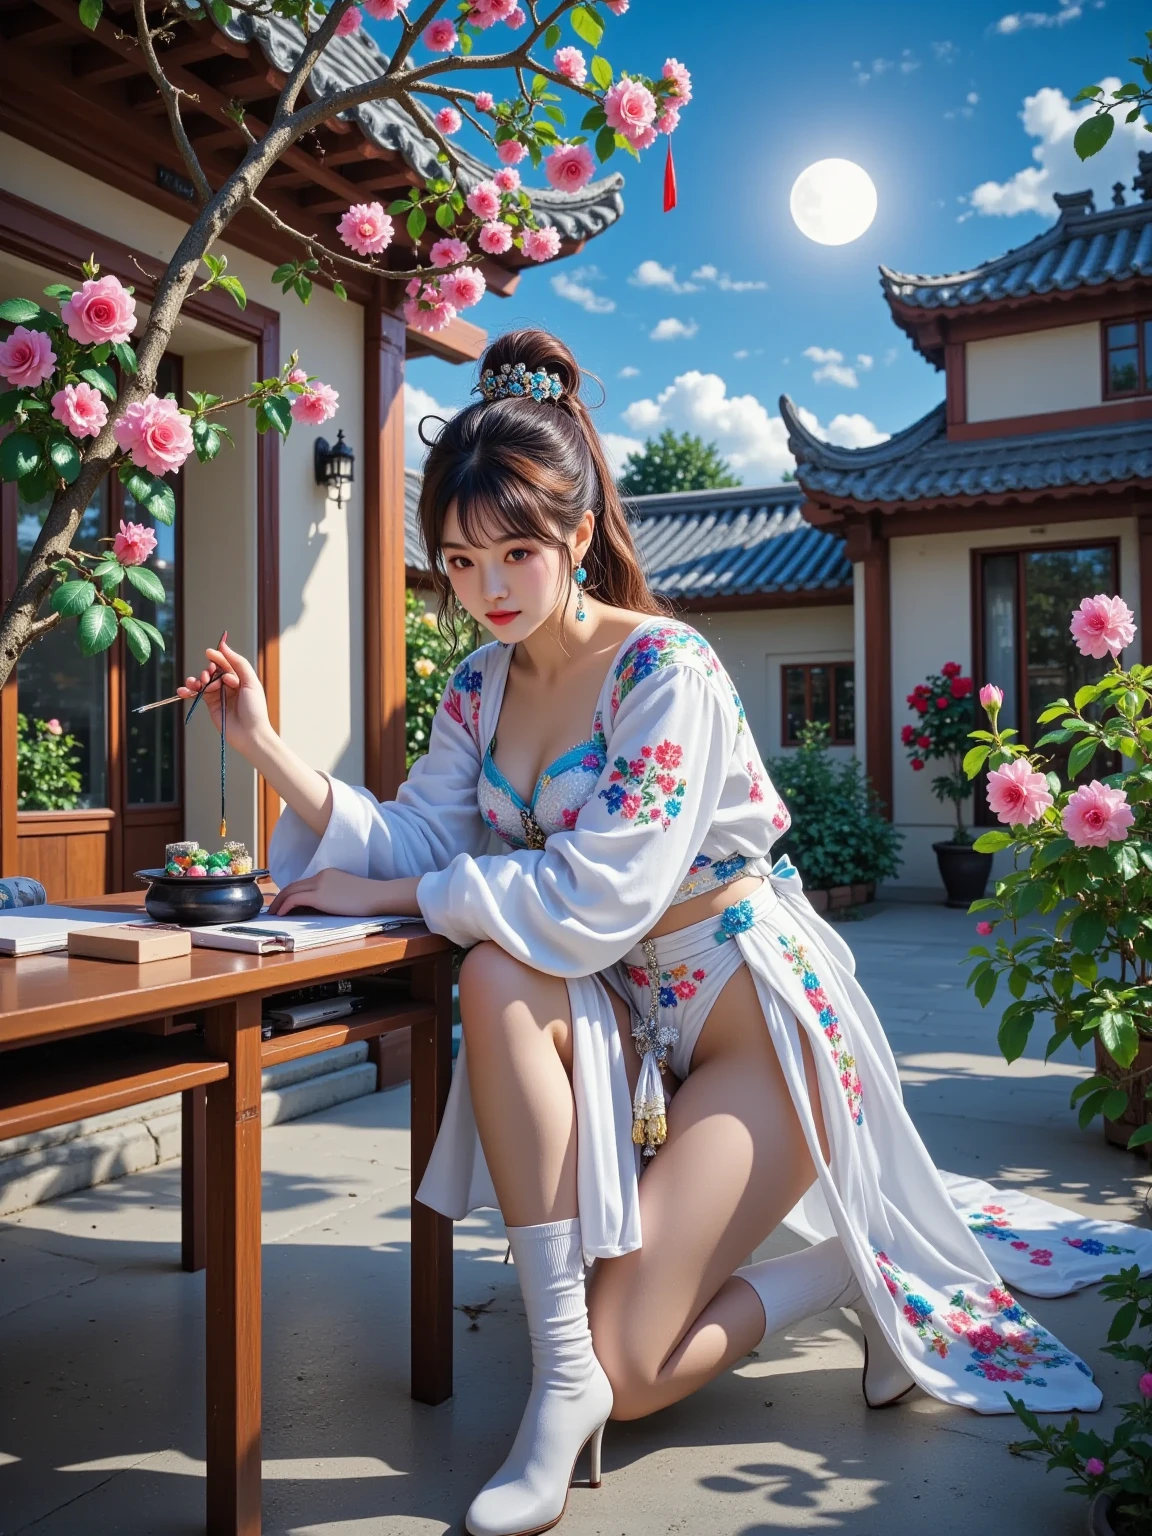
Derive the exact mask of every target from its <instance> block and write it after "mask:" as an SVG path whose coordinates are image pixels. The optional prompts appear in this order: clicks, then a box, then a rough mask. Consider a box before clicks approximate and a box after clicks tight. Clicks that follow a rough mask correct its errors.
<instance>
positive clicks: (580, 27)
mask: <svg viewBox="0 0 1152 1536" xmlns="http://www.w3.org/2000/svg"><path fill="white" fill-rule="evenodd" d="M571 21H572V30H573V32H575V34H576V36H577V37H578V38H580V39H581V41H582V42H585V43H587V44H588V46H589V48H598V47H599V46H600V39H601V38H602V37H603V36H604V28H603V26H602V25H601V23H600V21H599V19H598V18H597V17H596V16H594V15H593V14H592V12H591V11H589V10H586V9H585V7H584V6H582V5H578V6H577V7H576V9H575V10H574V11H573V12H572V16H571Z"/></svg>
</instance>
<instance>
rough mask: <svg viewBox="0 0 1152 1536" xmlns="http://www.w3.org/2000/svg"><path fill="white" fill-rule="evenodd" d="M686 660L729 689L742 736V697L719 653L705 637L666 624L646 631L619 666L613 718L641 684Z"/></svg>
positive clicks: (614, 685) (614, 687) (678, 625)
mask: <svg viewBox="0 0 1152 1536" xmlns="http://www.w3.org/2000/svg"><path fill="white" fill-rule="evenodd" d="M682 659H689V660H691V661H693V662H694V663H695V664H696V665H697V666H698V667H699V668H700V670H701V671H702V672H703V673H704V675H705V677H715V678H719V679H720V680H721V681H722V682H723V683H725V684H726V685H727V687H728V691H729V692H730V693H731V695H732V703H733V705H734V707H735V710H736V733H737V735H739V734H740V732H742V731H743V730H744V729H745V725H746V719H745V714H744V706H743V704H742V703H741V702H740V695H739V694H738V693H737V692H736V689H735V688H734V687H733V686H732V680H731V678H729V676H728V674H727V673H726V672H725V670H724V667H723V665H722V664H721V661H720V658H719V657H718V656H717V654H716V652H715V651H714V650H713V649H712V647H711V646H710V645H709V644H708V642H707V640H705V639H704V637H703V635H700V634H697V632H696V631H695V630H694V629H692V628H690V626H689V625H687V624H662V625H660V626H658V627H653V628H652V629H649V630H646V631H645V633H644V634H642V635H641V636H640V637H639V639H637V640H635V641H633V643H632V644H631V645H630V646H629V647H628V649H627V650H626V651H625V652H624V654H623V656H621V658H620V660H619V661H618V662H617V664H616V676H615V679H614V681H613V684H612V696H611V699H610V701H609V708H610V711H611V715H612V718H613V719H615V718H616V711H617V710H618V709H619V708H620V705H621V704H622V703H623V702H624V700H625V699H626V698H627V697H628V695H629V694H630V693H631V692H632V690H633V688H635V686H636V684H637V683H642V682H643V681H644V679H645V678H646V677H651V676H652V674H653V673H654V672H659V671H660V670H661V669H662V668H663V667H668V666H671V665H672V664H673V663H674V662H676V661H680V660H682Z"/></svg>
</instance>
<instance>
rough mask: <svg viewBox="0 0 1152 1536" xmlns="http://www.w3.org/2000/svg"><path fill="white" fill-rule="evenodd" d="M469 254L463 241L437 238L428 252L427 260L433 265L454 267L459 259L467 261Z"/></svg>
mask: <svg viewBox="0 0 1152 1536" xmlns="http://www.w3.org/2000/svg"><path fill="white" fill-rule="evenodd" d="M471 254H472V253H471V251H470V250H469V249H468V246H467V243H466V242H465V241H463V240H456V239H453V238H451V237H448V238H446V239H444V240H437V242H436V244H435V245H434V246H433V247H432V249H431V250H430V251H429V252H428V260H429V261H430V262H431V263H432V265H433V266H434V267H454V266H456V265H457V264H458V263H459V262H461V261H467V260H468V258H469V256H470V255H471Z"/></svg>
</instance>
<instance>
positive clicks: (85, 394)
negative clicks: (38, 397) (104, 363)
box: [52, 380, 108, 437]
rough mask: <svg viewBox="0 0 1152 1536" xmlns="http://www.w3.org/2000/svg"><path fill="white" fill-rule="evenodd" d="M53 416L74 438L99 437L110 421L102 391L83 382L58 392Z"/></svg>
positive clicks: (66, 386)
mask: <svg viewBox="0 0 1152 1536" xmlns="http://www.w3.org/2000/svg"><path fill="white" fill-rule="evenodd" d="M52 415H53V417H54V418H55V419H56V420H57V421H58V422H59V423H60V425H61V426H62V427H65V428H67V430H68V431H69V432H71V434H72V436H73V437H99V436H100V433H101V432H102V431H103V430H104V426H105V424H106V422H107V420H108V407H107V406H106V405H105V403H104V396H103V395H102V394H101V393H100V391H99V390H98V389H93V388H92V386H91V384H85V383H84V381H83V380H81V381H80V383H79V384H65V386H64V388H63V389H58V390H57V391H56V393H55V394H54V395H53V396H52Z"/></svg>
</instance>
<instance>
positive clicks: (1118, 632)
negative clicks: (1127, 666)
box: [1068, 593, 1136, 661]
mask: <svg viewBox="0 0 1152 1536" xmlns="http://www.w3.org/2000/svg"><path fill="white" fill-rule="evenodd" d="M1068 627H1069V629H1070V630H1071V632H1072V638H1073V639H1074V640H1075V642H1076V644H1077V646H1078V647H1079V649H1080V654H1081V655H1082V656H1094V657H1095V658H1096V659H1097V661H1099V660H1101V659H1102V658H1103V657H1105V656H1119V654H1120V652H1121V651H1122V650H1123V649H1124V647H1125V646H1126V645H1131V644H1132V641H1133V640H1134V638H1135V636H1136V625H1135V623H1134V622H1133V618H1132V610H1131V609H1130V608H1129V607H1128V604H1127V603H1126V602H1124V600H1123V598H1119V597H1105V596H1104V595H1103V593H1101V594H1100V595H1099V596H1097V597H1086V598H1085V599H1084V601H1083V602H1082V603H1081V604H1080V606H1079V608H1078V609H1077V610H1076V612H1075V613H1074V614H1073V615H1072V623H1071V624H1070V625H1069V626H1068Z"/></svg>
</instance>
